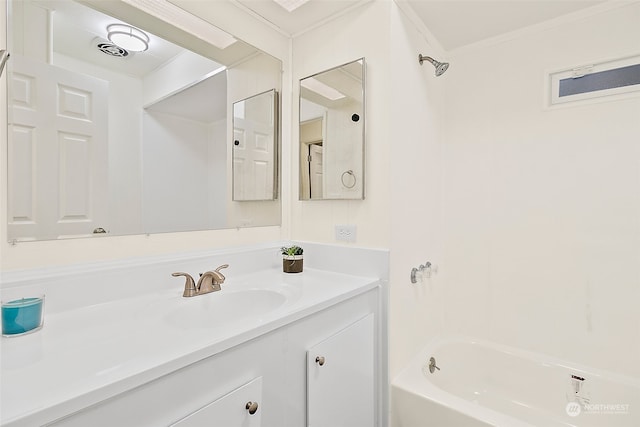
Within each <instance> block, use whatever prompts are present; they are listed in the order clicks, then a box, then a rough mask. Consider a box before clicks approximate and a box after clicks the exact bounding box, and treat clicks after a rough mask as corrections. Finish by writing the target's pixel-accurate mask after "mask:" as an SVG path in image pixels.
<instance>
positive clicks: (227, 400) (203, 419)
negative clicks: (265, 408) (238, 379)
mask: <svg viewBox="0 0 640 427" xmlns="http://www.w3.org/2000/svg"><path fill="white" fill-rule="evenodd" d="M261 402H262V377H258V378H256V379H254V380H253V381H251V382H250V383H248V384H245V385H243V386H242V387H240V388H237V389H236V390H234V391H232V392H230V393H229V394H227V395H225V396H223V397H221V398H220V399H218V400H215V401H213V402H211V403H210V404H208V405H207V406H205V407H204V408H201V409H199V410H198V411H196V412H194V413H193V414H191V415H189V416H187V417H185V418H183V419H182V420H180V421H178V422H177V423H175V424H172V426H171V427H205V426H220V427H260V418H261V415H262V408H261V407H260V404H261Z"/></svg>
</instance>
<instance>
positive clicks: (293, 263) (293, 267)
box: [282, 255, 304, 273]
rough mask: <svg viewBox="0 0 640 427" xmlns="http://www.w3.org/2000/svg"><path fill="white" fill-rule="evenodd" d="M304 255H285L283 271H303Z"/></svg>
mask: <svg viewBox="0 0 640 427" xmlns="http://www.w3.org/2000/svg"><path fill="white" fill-rule="evenodd" d="M303 261H304V259H302V255H295V256H283V257H282V271H284V272H285V273H301V272H302V262H303Z"/></svg>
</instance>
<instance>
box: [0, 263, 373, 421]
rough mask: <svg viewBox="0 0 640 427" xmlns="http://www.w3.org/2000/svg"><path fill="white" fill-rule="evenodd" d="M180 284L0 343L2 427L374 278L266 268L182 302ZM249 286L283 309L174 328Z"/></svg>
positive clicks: (120, 387) (343, 294) (179, 363)
mask: <svg viewBox="0 0 640 427" xmlns="http://www.w3.org/2000/svg"><path fill="white" fill-rule="evenodd" d="M178 283H179V282H177V283H176V288H175V289H172V290H170V291H159V292H157V293H152V294H147V295H143V296H137V297H134V298H128V299H122V300H116V301H111V302H108V303H103V304H97V305H92V306H88V307H82V308H78V309H74V310H70V311H64V312H60V313H54V314H51V315H46V316H45V323H44V327H43V328H42V330H40V331H37V332H35V333H33V334H30V335H24V336H21V337H15V338H5V337H3V338H2V342H1V344H2V346H1V347H2V359H1V373H2V381H1V386H0V387H1V393H0V402H1V404H0V409H1V411H0V422H1V424H2V425H5V424H7V425H10V424H13V423H14V422H15V425H40V424H42V423H45V422H50V421H52V420H55V419H57V418H59V417H61V416H64V415H67V414H70V413H73V412H75V411H78V410H80V409H82V408H84V407H87V406H88V405H91V404H94V403H97V402H100V401H102V400H104V399H107V398H109V397H112V396H114V395H117V394H119V393H122V392H124V391H127V390H130V389H132V388H134V387H137V386H139V385H141V384H144V383H146V382H148V381H151V380H154V379H156V378H159V377H160V376H162V375H165V374H167V373H170V372H173V371H175V370H177V369H179V368H182V367H184V366H187V365H189V364H191V363H194V362H196V361H198V360H201V359H203V358H205V357H208V356H211V355H214V354H216V353H219V352H221V351H224V350H226V349H228V348H231V347H233V346H235V345H238V344H240V343H242V342H245V341H247V340H250V339H253V338H255V337H257V336H260V335H262V334H265V333H267V332H269V331H272V330H274V329H276V328H279V327H281V326H283V325H286V324H288V323H291V322H293V321H296V320H298V319H300V318H303V317H305V316H308V315H310V314H312V313H315V312H317V311H319V310H322V309H324V308H326V307H329V306H331V305H333V304H336V303H338V302H341V301H344V300H347V299H349V298H351V297H353V296H356V295H359V294H362V293H364V292H366V291H368V290H371V289H374V288H376V287H377V286H378V284H379V282H378V279H377V278H371V277H358V276H350V275H345V274H339V273H333V272H327V271H321V270H314V269H308V268H305V270H304V272H303V273H300V274H285V273H282V271H280V270H277V269H269V270H261V271H258V272H255V273H251V274H246V275H243V276H239V277H227V280H226V282H225V283H224V284H223V285H222V291H220V292H214V293H211V294H207V295H202V296H197V297H193V298H183V297H182V286H181V285H180V284H178ZM251 289H253V290H256V289H261V290H272V291H274V292H277V293H279V294H281V295H282V296H283V297H284V298H283V301H284V303H283V304H282V305H280V306H279V307H278V308H277V309H275V310H274V311H271V312H268V313H266V314H263V315H260V316H254V315H251V314H246V313H245V315H242V314H240V316H241V317H242V318H241V319H231V318H229V319H225V320H224V321H216V322H196V324H193V325H191V324H185V322H184V321H183V322H180V321H177V322H176V313H175V310H189V309H188V308H187V309H185V308H183V307H189V306H192V307H194V308H197V307H196V305H197V304H206V302H207V300H206V299H208V298H209V299H214V298H216V297H217V296H220V295H222V294H223V293H225V292H226V293H228V294H230V293H235V292H238V293H239V292H242V291H244V290H251ZM87 291H88V292H90V290H87ZM172 319H173V320H172Z"/></svg>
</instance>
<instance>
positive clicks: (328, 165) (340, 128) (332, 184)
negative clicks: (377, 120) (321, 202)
mask: <svg viewBox="0 0 640 427" xmlns="http://www.w3.org/2000/svg"><path fill="white" fill-rule="evenodd" d="M354 113H357V114H358V115H360V116H362V103H361V102H356V101H354V100H350V102H346V103H345V104H344V105H340V106H339V107H337V108H329V109H327V115H326V118H327V123H326V129H327V135H326V137H325V141H324V143H323V145H322V147H323V149H324V153H323V162H324V177H323V178H324V183H325V187H324V194H325V197H326V198H329V199H339V198H344V197H358V195H359V194H362V184H363V179H362V178H363V176H364V175H363V167H362V160H363V159H362V155H363V153H362V147H361V145H360V144H352V143H350V141H358V140H359V139H361V138H362V135H363V133H362V128H363V124H362V120H359V121H358V122H354V121H353V120H351V116H352V115H353V114H354ZM348 170H351V171H353V174H354V176H355V177H356V180H355V183H353V181H351V179H352V178H351V177H350V176H348V175H345V177H344V180H345V181H344V182H345V183H346V184H347V185H352V184H353V188H347V187H346V186H345V185H344V184H343V183H342V178H343V174H344V173H345V172H346V171H348Z"/></svg>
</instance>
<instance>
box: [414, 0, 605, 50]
mask: <svg viewBox="0 0 640 427" xmlns="http://www.w3.org/2000/svg"><path fill="white" fill-rule="evenodd" d="M602 2H603V1H602V0H596V1H581V0H534V1H530V0H502V1H488V0H454V1H451V0H450V1H442V0H441V1H437V0H407V3H408V4H409V6H411V8H412V9H413V10H414V11H415V12H416V14H417V15H418V16H419V17H420V19H421V20H422V22H424V24H425V25H426V27H427V28H428V29H429V31H431V32H432V33H433V35H434V36H435V37H436V38H437V39H438V41H439V42H440V44H441V45H442V47H444V48H445V49H446V50H452V49H456V48H459V47H462V46H465V45H468V44H471V43H475V42H478V41H480V40H484V39H488V38H491V37H496V36H499V35H501V34H505V33H509V32H512V31H515V30H518V29H520V28H524V27H528V26H531V25H535V24H539V23H541V22H544V21H548V20H550V19H554V18H557V17H559V16H562V15H566V14H568V13H572V12H576V11H578V10H581V9H585V8H588V7H591V6H595V5H596V4H598V3H602Z"/></svg>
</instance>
